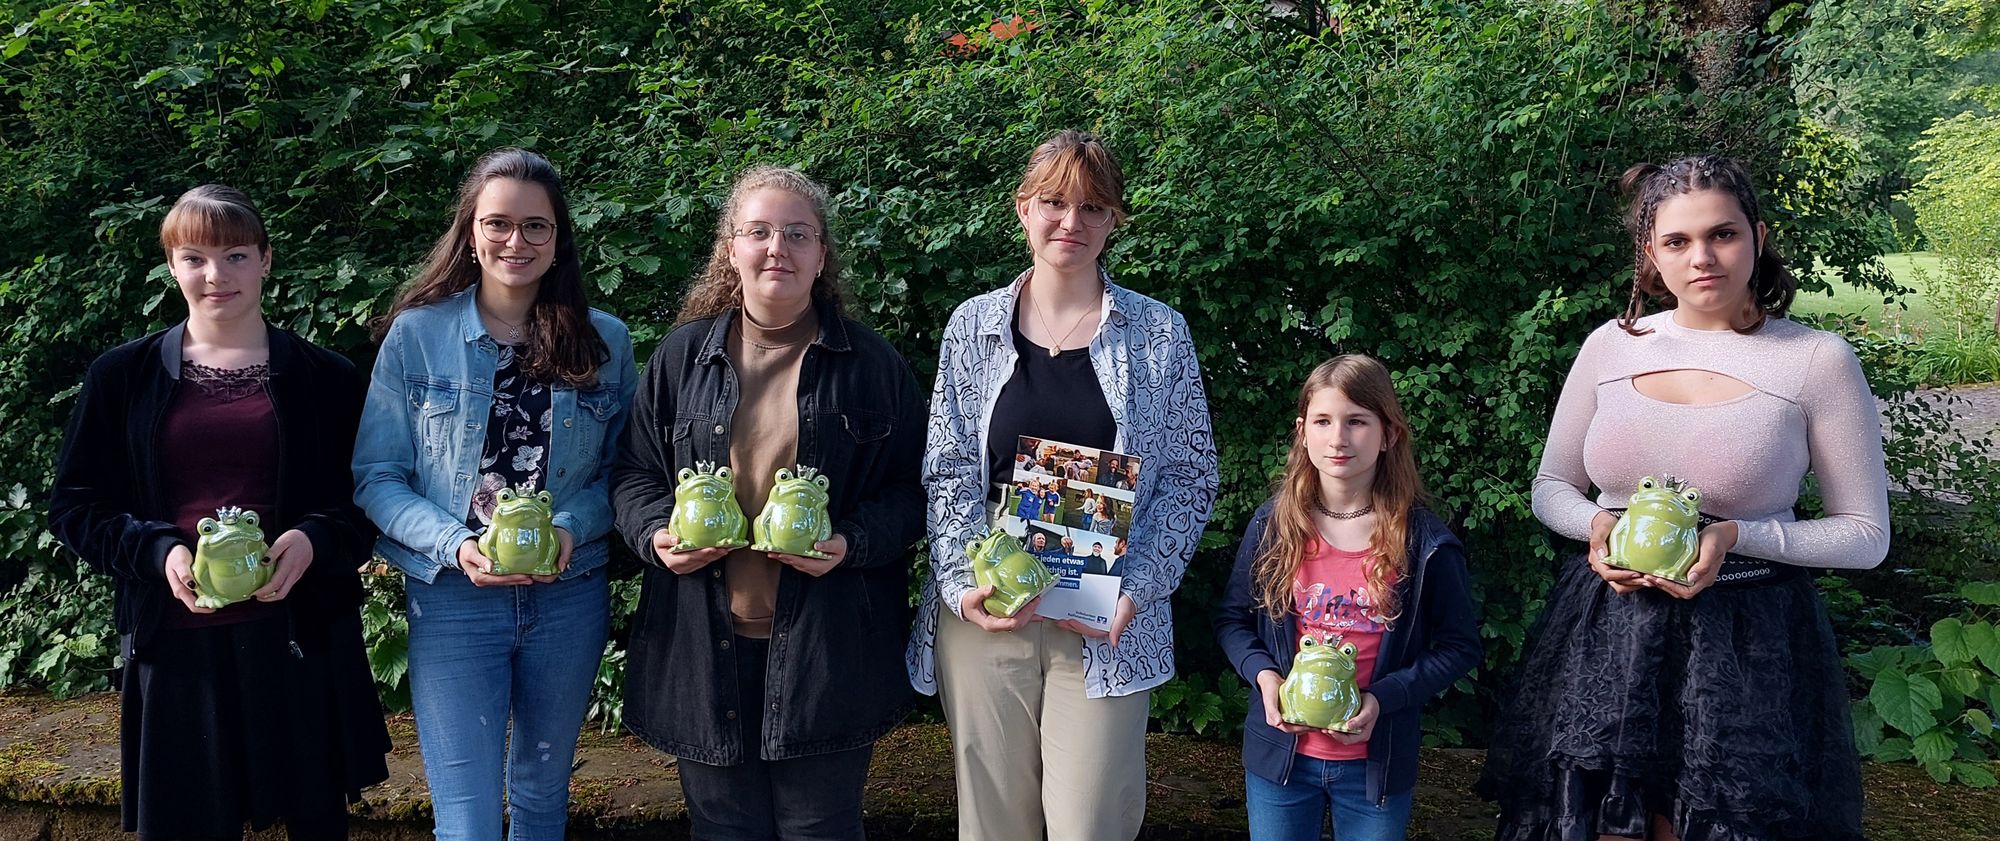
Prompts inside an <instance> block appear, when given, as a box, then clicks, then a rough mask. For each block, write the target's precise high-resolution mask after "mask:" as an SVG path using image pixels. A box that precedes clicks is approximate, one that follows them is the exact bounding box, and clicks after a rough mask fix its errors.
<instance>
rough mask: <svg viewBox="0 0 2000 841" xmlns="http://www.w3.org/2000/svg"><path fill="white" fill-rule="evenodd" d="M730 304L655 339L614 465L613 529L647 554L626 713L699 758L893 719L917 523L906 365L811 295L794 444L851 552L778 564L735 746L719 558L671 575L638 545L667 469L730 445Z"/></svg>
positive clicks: (786, 747) (852, 736)
mask: <svg viewBox="0 0 2000 841" xmlns="http://www.w3.org/2000/svg"><path fill="white" fill-rule="evenodd" d="M736 317H737V312H736V311H735V310H731V311H729V312H725V313H723V314H721V315H718V316H716V317H714V318H710V319H704V320H701V321H695V322H690V323H688V324H683V325H681V326H680V327H679V328H678V329H676V330H674V331H673V332H672V333H671V334H669V335H668V336H667V338H666V339H665V340H663V341H662V342H661V343H660V348H659V350H658V351H656V352H655V353H654V354H653V358H652V361H651V362H649V363H648V364H647V366H646V371H645V374H644V376H643V377H641V379H640V383H639V393H638V396H637V397H636V398H635V399H634V400H633V405H632V420H631V423H630V425H629V426H628V427H627V428H626V437H625V446H624V448H623V450H622V451H621V452H620V453H619V458H618V463H617V466H616V467H614V468H613V469H612V473H611V499H612V507H613V508H614V509H615V513H616V516H617V523H618V531H619V533H620V534H622V535H624V537H625V541H626V543H628V544H629V545H630V546H631V547H632V550H633V551H634V552H636V553H638V555H639V557H640V558H642V559H644V560H645V561H646V562H647V563H648V564H649V565H648V566H647V567H646V572H645V582H644V585H643V587H642V590H641V593H640V596H639V610H638V614H637V615H636V616H634V617H633V620H632V621H633V624H632V638H631V644H630V646H629V648H628V649H627V652H628V657H629V659H628V661H627V666H626V680H625V726H626V727H627V728H628V729H630V730H631V731H632V732H633V733H634V734H636V735H638V736H639V737H640V738H641V739H644V740H645V741H646V742H647V743H648V744H651V745H652V746H653V747H655V748H658V749H660V750H662V751H665V752H667V753H671V754H673V755H675V756H678V757H682V758H685V759H690V760H693V761H696V762H701V763H705V764H709V765H735V764H738V763H740V762H742V761H743V760H744V758H745V757H746V756H750V755H755V756H758V757H761V758H763V759H767V760H776V759H789V758H793V757H800V756H812V755H815V754H822V753H831V752H833V751H841V750H848V749H851V748H857V747H861V746H863V745H866V744H869V743H870V742H873V741H874V740H875V739H876V738H878V737H880V736H881V735H882V734H883V733H885V732H887V731H888V730H889V728H891V727H894V726H895V725H896V724H897V723H898V722H900V721H901V720H902V718H903V716H904V715H905V714H906V713H907V712H908V710H909V707H910V702H911V694H910V682H909V680H908V679H907V678H906V677H905V676H904V673H903V647H904V644H905V643H906V642H907V640H908V637H909V630H910V610H909V598H910V585H909V573H910V555H909V548H910V544H911V543H912V542H914V541H915V540H916V539H917V537H918V536H919V535H920V534H922V532H923V525H924V522H923V516H924V500H923V489H922V486H921V485H920V484H919V482H918V468H919V462H920V460H921V458H922V454H923V444H924V420H925V412H926V407H925V405H924V404H923V402H922V399H921V397H920V396H919V393H918V391H917V382H916V377H915V376H913V375H912V374H911V373H910V367H909V364H908V363H907V362H905V361H904V360H903V357H902V355H901V354H898V353H897V352H896V350H895V348H893V347H891V346H890V345H889V343H888V342H887V341H885V340H883V339H882V337H881V336H878V335H876V334H875V332H874V331H872V330H869V329H868V328H866V327H864V326H862V325H860V324H858V323H856V322H853V321H848V320H845V319H842V318H839V317H838V316H837V315H834V314H832V313H830V312H827V311H826V310H825V309H822V310H821V312H820V319H819V323H820V332H819V337H818V338H817V339H815V340H814V341H813V343H812V344H811V345H809V346H808V347H807V348H806V352H805V358H804V360H803V361H802V362H801V363H800V369H799V396H798V400H799V443H798V461H799V463H800V464H804V465H806V466H808V467H816V468H818V469H819V471H820V472H821V473H822V474H824V475H825V476H827V478H828V479H829V480H830V481H831V488H830V493H831V496H832V499H831V501H830V503H829V506H828V510H829V513H830V514H831V515H832V518H833V522H834V531H835V532H838V533H840V534H842V535H845V536H846V537H847V544H848V553H847V557H846V560H844V561H843V562H842V563H841V564H840V565H839V566H837V567H835V568H834V569H833V570H832V571H830V572H828V573H827V574H825V575H823V576H820V577H818V578H814V577H812V576H809V575H806V574H805V573H802V572H799V571H798V570H795V569H791V568H789V567H787V568H785V569H783V570H782V571H781V572H780V573H779V579H778V604H777V614H776V616H775V617H774V618H773V619H772V622H771V653H770V661H769V665H768V667H767V671H766V686H767V689H766V692H765V698H764V701H763V703H764V732H763V733H762V735H761V743H760V744H759V745H756V746H754V747H755V750H756V753H755V754H748V753H746V750H747V749H748V748H747V746H745V745H744V744H743V743H742V742H743V740H742V739H741V738H740V737H739V734H738V732H737V731H738V730H739V729H740V728H737V727H736V726H735V722H736V720H737V718H738V715H739V713H738V711H737V710H735V709H733V707H734V706H735V705H736V702H737V701H736V699H737V687H736V671H735V664H736V660H735V658H734V656H733V654H734V653H733V652H732V651H730V650H729V645H730V644H731V643H730V641H731V639H732V637H733V636H734V634H733V631H732V625H731V618H730V613H729V587H728V585H727V584H726V583H725V581H724V579H723V575H722V564H721V563H720V562H717V563H715V564H713V565H711V566H709V567H706V568H704V569H702V570H700V571H698V572H696V573H694V574H691V575H679V574H677V573H674V572H670V571H668V570H667V569H666V568H665V567H663V566H660V565H659V559H658V558H657V557H656V556H655V555H654V554H653V533H654V532H656V531H658V530H660V529H663V528H666V526H667V522H668V521H669V520H670V519H672V517H673V506H674V486H675V480H674V476H675V473H676V471H678V470H679V469H680V468H682V467H691V466H693V465H694V463H695V462H697V461H708V462H714V463H717V464H725V463H727V462H728V460H729V431H730V421H731V419H732V418H733V417H734V415H735V412H736V402H737V400H738V398H739V396H740V394H741V388H740V387H739V386H738V384H737V381H736V371H735V368H734V367H733V366H732V365H731V364H730V362H729V358H728V356H727V355H726V353H725V347H726V341H727V337H728V335H729V325H730V324H731V323H732V322H733V321H734V319H735V318H736ZM744 514H745V515H746V516H749V517H751V518H755V517H756V516H757V513H756V512H754V511H746V512H744Z"/></svg>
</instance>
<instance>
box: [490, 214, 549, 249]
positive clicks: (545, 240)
mask: <svg viewBox="0 0 2000 841" xmlns="http://www.w3.org/2000/svg"><path fill="white" fill-rule="evenodd" d="M517 229H518V230H519V231H520V232H521V239H522V241H524V242H526V243H527V244H529V245H548V244H549V240H552V239H555V237H556V223H554V222H550V221H549V220H547V219H529V220H528V221H526V222H520V223H516V222H515V221H514V220H512V219H508V218H507V217H505V216H488V217H486V218H484V219H481V220H479V235H480V236H483V237H485V238H486V241H487V242H493V243H502V242H506V241H507V240H508V239H510V238H512V237H513V236H514V231H515V230H517Z"/></svg>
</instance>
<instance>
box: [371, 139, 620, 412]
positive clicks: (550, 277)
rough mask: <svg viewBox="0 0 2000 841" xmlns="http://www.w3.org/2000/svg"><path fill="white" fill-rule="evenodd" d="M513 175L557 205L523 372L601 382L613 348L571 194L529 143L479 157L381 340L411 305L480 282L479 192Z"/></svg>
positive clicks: (570, 381) (381, 324) (581, 383)
mask: <svg viewBox="0 0 2000 841" xmlns="http://www.w3.org/2000/svg"><path fill="white" fill-rule="evenodd" d="M500 178H511V179H514V180H516V181H526V182H528V183H531V184H538V185H540V186H541V188H542V189H543V190H546V191H548V194H549V204H550V205H552V206H554V207H555V214H556V218H555V220H554V221H555V223H556V238H555V249H556V250H555V259H554V260H553V262H551V263H549V270H548V271H546V272H544V273H542V280H541V285H540V286H539V287H538V288H537V289H536V292H535V303H534V305H532V306H530V307H529V308H528V322H527V324H525V325H523V327H524V328H525V330H526V332H527V334H528V342H527V347H526V348H525V349H524V351H523V353H522V355H521V366H522V372H523V373H525V374H527V375H528V378H529V379H532V380H534V381H536V382H540V383H548V384H551V385H564V386H568V387H570V388H590V387H592V386H595V385H597V368H598V366H600V365H603V364H604V363H605V361H606V360H609V359H610V358H611V348H610V346H609V345H606V344H605V343H604V337H602V336H599V335H598V334H597V328H596V327H593V326H591V324H590V304H589V302H588V301H587V300H586V299H585V295H584V288H583V264H582V263H581V262H579V261H578V259H577V256H576V226H575V225H574V224H572V223H571V221H570V216H569V199H568V198H566V197H565V196H564V194H563V183H562V176H561V175H560V174H558V173H557V172H556V168H555V166H554V165H552V164H550V163H549V161H548V159H547V158H544V157H542V156H541V155H537V154H535V153H533V152H530V151H527V150H526V149H516V148H512V147H506V148H501V149H495V150H493V151H491V152H488V153H486V155H485V156H484V157H481V158H480V159H479V162H478V163H476V164H473V166H472V172H471V173H469V174H467V175H466V176H465V182H464V183H462V184H460V185H459V187H458V209H457V210H456V211H453V213H452V216H451V227H450V228H448V229H446V230H445V232H444V236H441V237H438V241H437V244H436V245H433V246H431V253H430V256H429V257H428V258H426V259H425V260H424V267H423V269H422V270H420V271H418V272H417V276H416V277H415V278H414V279H412V280H411V281H410V283H409V285H407V286H405V287H403V291H402V294H400V295H397V296H396V303H395V304H394V305H392V306H390V307H389V312H388V314H386V315H384V316H382V317H381V318H378V319H376V320H375V323H374V325H373V326H374V333H375V341H377V342H380V341H382V337H383V336H385V335H387V334H388V332H389V325H390V324H391V323H393V322H395V320H396V316H398V315H401V314H402V313H403V311H404V310H407V309H409V308H411V307H421V306H424V305H426V304H435V303H437V302H439V301H442V300H444V299H446V298H449V297H451V296H453V295H456V294H458V293H459V292H462V291H464V290H465V289H467V288H468V287H471V286H472V285H473V284H475V283H478V282H479V261H478V260H477V259H475V258H474V257H473V255H472V246H471V242H472V237H473V236H474V235H475V234H474V232H473V225H474V224H475V220H474V219H473V218H472V215H473V211H474V209H475V208H476V207H477V205H478V204H479V194H480V192H481V191H482V190H485V189H486V185H487V183H488V182H491V181H493V180H495V179H500Z"/></svg>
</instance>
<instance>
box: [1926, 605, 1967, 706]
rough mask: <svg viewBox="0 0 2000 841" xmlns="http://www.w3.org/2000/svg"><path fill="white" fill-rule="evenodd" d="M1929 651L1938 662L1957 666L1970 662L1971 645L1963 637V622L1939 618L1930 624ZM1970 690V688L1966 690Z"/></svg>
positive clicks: (1955, 619)
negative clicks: (1935, 656)
mask: <svg viewBox="0 0 2000 841" xmlns="http://www.w3.org/2000/svg"><path fill="white" fill-rule="evenodd" d="M1931 653H1932V654H1935V655H1937V659H1938V662H1940V663H1943V664H1945V665H1947V666H1957V665H1962V664H1965V663H1970V662H1972V659H1973V657H1974V655H1973V653H1972V646H1971V645H1969V644H1967V642H1966V639H1965V623H1963V622H1960V621H1958V619H1957V618H1955V617H1953V618H1945V619H1939V620H1938V621H1937V622H1936V623H1935V624H1933V625H1931ZM1967 691H1972V690H1967Z"/></svg>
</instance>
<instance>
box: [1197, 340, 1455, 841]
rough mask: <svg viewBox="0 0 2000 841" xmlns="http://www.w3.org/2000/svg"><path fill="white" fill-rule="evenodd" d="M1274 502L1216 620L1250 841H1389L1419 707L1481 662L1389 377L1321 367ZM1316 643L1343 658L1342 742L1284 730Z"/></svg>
mask: <svg viewBox="0 0 2000 841" xmlns="http://www.w3.org/2000/svg"><path fill="white" fill-rule="evenodd" d="M1292 428H1293V431H1292V446H1291V454H1290V456H1289V457H1287V459H1286V461H1285V472H1284V475H1283V476H1282V477H1281V478H1280V479H1279V480H1278V488H1277V493H1275V494H1273V495H1272V497H1271V499H1270V501H1268V502H1266V503H1264V505H1263V507H1262V508H1260V509H1258V511H1257V513H1256V515H1254V516H1253V517H1251V519H1250V526H1249V528H1247V529H1246V530H1245V531H1244V533H1243V543H1242V546H1241V547H1240V548H1239V549H1238V550H1237V553H1236V566H1235V569H1234V570H1232V571H1231V572H1230V575H1229V585H1228V588H1227V589H1226V590H1225V591H1224V595H1223V601H1222V605H1221V607H1220V608H1218V609H1217V611H1216V615H1215V636H1216V641H1217V642H1218V643H1220V644H1221V646H1222V650H1223V653H1224V654H1226V655H1228V657H1229V662H1230V663H1231V664H1232V665H1233V666H1234V667H1235V668H1236V672H1237V674H1239V675H1241V676H1242V677H1243V680H1244V681H1245V682H1247V683H1249V684H1250V709H1249V714H1248V715H1247V716H1246V717H1245V720H1244V722H1243V768H1244V772H1245V773H1244V789H1245V795H1246V796H1245V801H1246V803H1245V805H1246V808H1247V810H1248V812H1249V817H1250V837H1251V839H1253V841H1284V839H1317V838H1319V837H1320V827H1321V825H1322V824H1323V822H1324V821H1325V820H1326V818H1327V815H1328V813H1329V812H1330V813H1331V814H1332V817H1333V827H1334V829H1333V834H1334V837H1336V838H1339V839H1341V841H1398V839H1401V838H1403V837H1404V835H1405V833H1406V831H1407V830H1408V827H1409V822H1410V807H1411V800H1412V793H1413V790H1414V787H1415V785H1416V781H1417V750H1418V746H1419V745H1420V743H1421V742H1422V728H1421V727H1420V726H1419V713H1420V712H1421V711H1422V709H1423V706H1424V703H1425V702H1427V701H1429V700H1430V699H1431V697H1432V696H1434V695H1436V694H1437V693H1439V692H1441V691H1443V690H1444V688H1445V687H1448V686H1450V685H1451V684H1452V682H1453V681H1456V680H1458V679H1459V677H1461V676H1463V675H1464V674H1465V673H1466V672H1468V671H1471V669H1472V667H1473V666H1476V665H1478V663H1479V656H1480V645H1479V623H1478V620H1477V619H1476V618H1475V617H1474V615H1473V610H1472V597H1471V594H1470V591H1469V588H1468V586H1467V580H1466V569H1465V550H1464V548H1463V547H1461V546H1460V545H1459V542H1458V539H1457V538H1455V537H1453V536H1452V534H1451V532H1450V531H1449V530H1447V529H1446V528H1445V526H1444V522H1443V521H1441V520H1439V519H1438V518H1437V516H1436V515H1434V514H1432V513H1431V512H1430V510H1429V509H1427V508H1425V507H1423V505H1422V504H1421V502H1420V499H1421V497H1422V495H1423V485H1422V482H1421V481H1420V480H1419V479H1418V477H1417V462H1416V458H1415V456H1414V455H1413V454H1412V449H1411V445H1410V425H1409V422H1408V421H1407V420H1405V419H1404V417H1403V410H1402V407H1401V406H1400V405H1399V404H1398V403H1397V400H1396V392H1395V387H1394V386H1393V385H1391V383H1390V380H1389V372H1388V370H1387V369H1385V368H1383V367H1382V363H1380V362H1377V361H1375V360H1373V359H1370V358H1368V357H1366V356H1359V355H1349V356H1341V357H1336V358H1334V359H1331V360H1328V361H1326V362H1324V363H1321V364H1320V365H1319V367H1317V368H1315V369H1313V372H1312V374H1311V375H1310V376H1308V377H1307V378H1306V383H1305V386H1304V388H1302V389H1300V391H1299V402H1298V416H1297V418H1296V419H1295V420H1294V421H1293V427H1292ZM1308 636H1310V637H1312V638H1313V639H1314V641H1315V643H1316V644H1318V645H1352V646H1354V660H1355V666H1356V667H1357V668H1356V674H1355V677H1356V684H1357V685H1358V687H1359V689H1360V690H1361V707H1360V709H1359V710H1358V711H1357V712H1356V713H1355V714H1354V716H1353V717H1352V718H1350V719H1348V720H1347V721H1346V722H1344V723H1343V724H1342V725H1340V726H1339V727H1337V728H1332V729H1328V730H1316V729H1313V728H1310V727H1305V726H1301V725H1297V724H1291V723H1288V722H1286V721H1285V720H1284V718H1283V716H1284V713H1285V712H1286V711H1285V710H1284V709H1283V705H1282V704H1281V703H1280V700H1279V687H1280V686H1281V685H1282V684H1283V682H1284V680H1285V678H1286V677H1287V676H1288V675H1289V674H1290V672H1291V670H1292V665H1293V658H1294V656H1295V654H1296V653H1297V652H1298V651H1299V649H1300V647H1301V646H1302V645H1303V643H1302V638H1304V637H1308Z"/></svg>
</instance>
